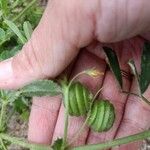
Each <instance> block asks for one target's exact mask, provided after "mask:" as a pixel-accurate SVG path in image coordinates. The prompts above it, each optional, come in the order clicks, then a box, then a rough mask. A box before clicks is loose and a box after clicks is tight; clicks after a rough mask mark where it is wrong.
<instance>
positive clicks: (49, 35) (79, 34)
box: [0, 0, 150, 143]
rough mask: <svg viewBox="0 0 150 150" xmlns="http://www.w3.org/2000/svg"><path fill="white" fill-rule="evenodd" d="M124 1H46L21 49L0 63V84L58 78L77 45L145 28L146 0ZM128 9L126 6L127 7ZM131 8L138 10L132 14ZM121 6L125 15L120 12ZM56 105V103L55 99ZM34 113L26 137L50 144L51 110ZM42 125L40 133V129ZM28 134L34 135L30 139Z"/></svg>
mask: <svg viewBox="0 0 150 150" xmlns="http://www.w3.org/2000/svg"><path fill="white" fill-rule="evenodd" d="M124 3H126V1H124ZM124 3H123V2H120V3H119V2H118V4H117V5H116V3H115V2H114V3H113V2H112V3H110V2H109V3H108V2H105V1H101V2H100V1H99V0H97V1H96V0H95V1H92V2H90V1H88V2H87V1H86V5H85V4H84V1H78V2H76V1H74V0H72V1H68V0H64V1H61V2H60V1H58V0H54V1H52V2H51V3H49V6H48V7H47V10H46V12H45V15H44V16H43V19H42V20H41V22H40V24H39V26H38V27H37V29H36V30H35V31H34V33H33V36H32V38H31V40H30V41H29V42H28V43H27V44H26V45H25V46H24V48H23V50H22V51H21V52H20V53H19V54H18V55H17V56H15V57H14V58H12V59H10V60H7V61H5V62H2V63H1V64H0V69H1V70H3V72H1V73H0V86H1V87H2V88H18V87H20V86H23V85H24V84H26V83H28V82H31V81H32V80H36V79H39V78H49V77H50V78H53V77H56V76H57V75H58V74H60V73H61V72H62V71H63V70H64V68H65V67H66V66H68V64H69V63H70V62H71V61H72V60H73V59H74V57H75V56H76V55H77V53H78V51H79V49H80V48H81V47H84V46H87V45H88V44H90V43H91V42H92V41H93V40H94V39H96V40H98V41H100V42H116V41H120V40H123V39H126V38H130V37H133V36H135V35H138V34H142V33H144V32H147V31H149V28H148V26H149V24H150V18H149V16H148V15H147V14H149V5H150V3H149V2H148V1H147V0H145V1H142V2H141V1H139V2H136V3H135V2H130V3H128V6H130V7H125V6H126V5H125V4H124ZM134 3H135V4H134ZM117 6H118V7H117ZM131 6H132V7H133V8H131ZM108 8H109V9H108ZM126 8H128V9H129V10H128V11H127V9H126ZM134 9H135V10H136V11H134V13H133V10H134ZM100 10H101V11H100ZM123 10H124V13H120V11H121V12H123ZM141 10H143V11H141ZM113 12H114V13H113ZM117 12H118V13H117ZM127 12H128V15H127ZM139 13H140V14H139ZM139 15H140V17H139ZM125 23H126V24H125ZM48 64H50V65H48ZM54 99H56V98H54ZM41 103H42V104H41ZM44 103H45V104H44ZM54 103H58V100H56V101H55V102H54ZM59 103H60V102H59ZM34 105H38V106H39V105H40V107H43V108H45V107H44V105H46V106H48V108H51V109H53V107H58V105H57V104H56V105H57V106H55V104H53V103H52V100H51V103H50V104H49V103H48V100H45V101H44V100H43V101H39V100H35V102H34ZM58 110H59V108H58V109H57V111H58ZM52 111H53V110H52ZM57 111H55V109H54V112H56V113H53V116H57ZM33 112H34V111H32V114H31V117H30V118H31V121H30V122H32V116H33V119H34V120H33V121H35V122H36V118H38V117H39V118H40V119H43V120H41V123H39V125H38V126H39V128H37V130H33V131H32V128H35V126H34V123H32V126H30V129H29V131H31V132H30V133H29V137H30V140H32V141H34V142H39V143H48V142H49V140H50V139H51V138H49V140H48V138H47V136H46V134H49V135H51V133H52V132H53V130H54V128H52V127H50V128H49V126H50V125H48V123H47V122H48V120H49V115H48V114H49V113H46V112H44V109H43V112H42V111H41V110H40V109H39V113H38V112H37V111H36V113H33ZM35 114H36V116H35ZM37 114H38V115H37ZM46 114H47V115H46ZM146 116H147V115H146ZM52 118H53V117H52ZM37 120H38V121H39V119H37ZM52 120H53V119H52ZM52 120H50V122H51V125H53V126H54V124H55V123H54V122H56V117H55V118H54V120H55V121H54V122H53V121H52ZM44 122H45V123H44ZM30 124H31V123H30ZM146 124H147V123H145V124H144V125H146ZM38 126H37V124H36V127H38ZM40 127H41V129H42V130H41V131H42V132H43V133H42V134H40V132H38V130H39V131H40ZM35 129H36V128H35ZM52 129H53V130H52ZM34 131H35V132H34ZM44 132H45V133H44ZM50 132H51V133H50ZM31 134H32V135H33V136H35V137H36V138H37V139H36V138H33V137H31ZM40 138H41V140H40ZM43 139H45V142H44V140H43ZM47 141H48V142H47Z"/></svg>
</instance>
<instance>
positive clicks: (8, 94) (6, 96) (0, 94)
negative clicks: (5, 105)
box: [0, 90, 20, 103]
mask: <svg viewBox="0 0 150 150" xmlns="http://www.w3.org/2000/svg"><path fill="white" fill-rule="evenodd" d="M19 96H20V92H18V91H10V90H0V98H1V100H3V101H6V102H9V103H12V102H14V101H15V100H16V99H17V98H18V97H19Z"/></svg>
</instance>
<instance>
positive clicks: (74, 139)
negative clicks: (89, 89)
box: [67, 88, 103, 147]
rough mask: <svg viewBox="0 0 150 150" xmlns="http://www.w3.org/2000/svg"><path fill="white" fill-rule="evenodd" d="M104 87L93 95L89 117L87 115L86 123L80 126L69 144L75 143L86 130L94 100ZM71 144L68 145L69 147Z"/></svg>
mask: <svg viewBox="0 0 150 150" xmlns="http://www.w3.org/2000/svg"><path fill="white" fill-rule="evenodd" d="M102 89H103V88H100V89H99V90H98V91H97V92H96V94H95V95H94V97H93V99H92V103H91V106H90V109H89V112H88V114H87V117H86V119H85V121H84V123H83V124H82V126H81V127H80V129H79V130H78V131H77V132H76V134H75V135H74V137H73V139H72V140H71V142H70V143H69V146H70V145H71V144H73V143H74V142H75V141H76V140H77V138H78V137H79V136H80V134H81V133H82V131H83V130H84V128H85V126H86V125H87V122H88V120H89V117H90V114H91V109H92V106H93V103H94V100H95V99H96V97H97V96H98V94H99V93H100V92H101V90H102ZM69 146H67V147H69Z"/></svg>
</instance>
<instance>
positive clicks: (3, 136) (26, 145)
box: [0, 133, 53, 150]
mask: <svg viewBox="0 0 150 150" xmlns="http://www.w3.org/2000/svg"><path fill="white" fill-rule="evenodd" d="M0 138H1V139H3V140H6V141H9V142H11V143H13V144H17V145H19V146H21V147H24V148H29V149H34V150H53V149H52V148H51V147H50V146H44V145H38V144H31V143H29V142H25V141H23V140H22V139H20V138H16V137H10V136H9V135H7V134H3V133H0Z"/></svg>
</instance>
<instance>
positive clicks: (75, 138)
mask: <svg viewBox="0 0 150 150" xmlns="http://www.w3.org/2000/svg"><path fill="white" fill-rule="evenodd" d="M88 120H89V115H88V116H87V117H86V120H85V121H84V123H83V124H82V126H81V127H80V129H79V130H78V131H77V132H76V134H75V135H74V137H73V139H72V140H71V142H70V143H69V145H68V146H67V147H70V146H71V144H73V143H74V142H75V141H76V140H77V138H78V137H79V136H80V135H81V133H82V131H83V130H84V128H85V126H86V125H87V122H88Z"/></svg>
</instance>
